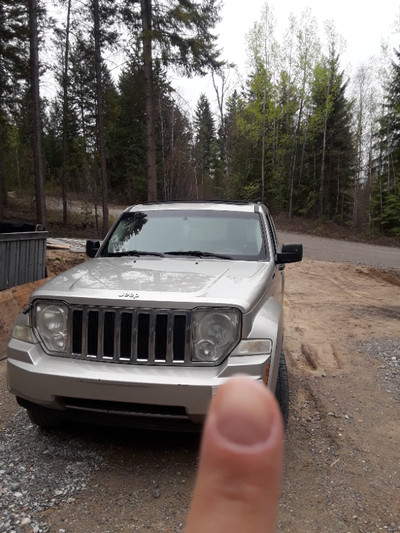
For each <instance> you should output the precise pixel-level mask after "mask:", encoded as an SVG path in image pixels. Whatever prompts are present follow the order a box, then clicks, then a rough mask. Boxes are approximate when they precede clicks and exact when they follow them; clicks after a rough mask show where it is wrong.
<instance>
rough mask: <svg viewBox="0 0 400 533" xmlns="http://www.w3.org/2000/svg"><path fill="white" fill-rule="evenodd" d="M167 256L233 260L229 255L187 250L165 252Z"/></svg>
mask: <svg viewBox="0 0 400 533" xmlns="http://www.w3.org/2000/svg"><path fill="white" fill-rule="evenodd" d="M164 254H165V255H187V256H190V257H200V258H202V257H213V258H215V259H232V257H230V256H229V255H222V254H214V253H212V252H202V251H200V250H185V251H180V250H179V251H172V252H164Z"/></svg>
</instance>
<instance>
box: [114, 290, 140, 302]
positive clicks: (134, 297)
mask: <svg viewBox="0 0 400 533" xmlns="http://www.w3.org/2000/svg"><path fill="white" fill-rule="evenodd" d="M118 298H129V299H130V300H137V299H138V298H139V294H138V293H137V292H121V293H119V294H118Z"/></svg>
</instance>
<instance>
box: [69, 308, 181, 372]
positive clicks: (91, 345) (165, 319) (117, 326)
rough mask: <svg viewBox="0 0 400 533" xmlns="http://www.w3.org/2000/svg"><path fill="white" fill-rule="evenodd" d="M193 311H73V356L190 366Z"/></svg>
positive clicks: (93, 309) (87, 309)
mask: <svg viewBox="0 0 400 533" xmlns="http://www.w3.org/2000/svg"><path fill="white" fill-rule="evenodd" d="M190 323H191V313H190V311H181V310H167V309H166V310H164V309H161V310H160V309H155V310H154V309H133V308H132V309H131V308H123V309H119V308H109V307H104V308H102V307H100V308H94V307H90V306H79V307H78V306H74V307H73V308H72V309H71V327H70V331H71V341H70V343H69V345H70V346H71V353H70V354H69V355H70V356H72V357H76V358H81V359H88V360H96V361H103V362H104V361H107V362H108V361H109V362H121V363H136V364H147V365H153V364H156V365H174V364H181V365H182V364H185V363H186V364H190Z"/></svg>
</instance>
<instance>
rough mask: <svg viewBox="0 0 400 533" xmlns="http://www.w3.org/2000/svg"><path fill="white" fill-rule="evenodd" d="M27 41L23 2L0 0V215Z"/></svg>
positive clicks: (21, 87) (23, 71) (26, 54)
mask: <svg viewBox="0 0 400 533" xmlns="http://www.w3.org/2000/svg"><path fill="white" fill-rule="evenodd" d="M28 43H29V40H28V18H27V11H26V6H25V2H24V1H22V0H0V218H1V217H2V216H3V210H4V206H5V205H6V203H7V193H6V190H7V187H6V175H5V173H6V162H7V154H8V153H9V152H10V150H9V148H10V142H12V141H11V139H10V135H12V134H11V130H12V129H13V122H14V120H13V116H15V113H16V111H17V109H18V107H19V104H20V102H21V94H22V93H23V92H24V91H23V89H24V86H26V85H25V84H26V82H27V77H26V73H27V70H28V59H29V55H28V51H29V44H28ZM14 167H15V165H14Z"/></svg>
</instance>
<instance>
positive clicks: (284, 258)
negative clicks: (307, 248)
mask: <svg viewBox="0 0 400 533" xmlns="http://www.w3.org/2000/svg"><path fill="white" fill-rule="evenodd" d="M302 259H303V245H302V244H283V245H282V251H281V252H278V253H277V254H276V261H275V263H276V264H278V265H281V264H284V263H297V262H298V261H301V260H302Z"/></svg>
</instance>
